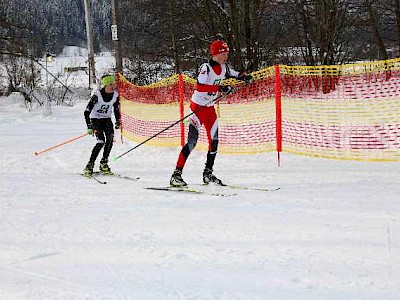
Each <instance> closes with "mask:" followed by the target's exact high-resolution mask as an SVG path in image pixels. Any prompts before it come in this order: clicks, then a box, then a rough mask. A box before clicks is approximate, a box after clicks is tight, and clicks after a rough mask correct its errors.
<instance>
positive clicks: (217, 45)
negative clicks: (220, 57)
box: [210, 40, 229, 56]
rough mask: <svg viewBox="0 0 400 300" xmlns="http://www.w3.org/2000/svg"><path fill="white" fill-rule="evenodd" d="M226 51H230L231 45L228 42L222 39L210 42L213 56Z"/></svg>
mask: <svg viewBox="0 0 400 300" xmlns="http://www.w3.org/2000/svg"><path fill="white" fill-rule="evenodd" d="M224 52H229V47H228V44H227V43H225V42H223V41H220V40H215V41H213V42H212V43H211V44H210V53H211V55H212V56H214V55H217V54H220V53H224Z"/></svg>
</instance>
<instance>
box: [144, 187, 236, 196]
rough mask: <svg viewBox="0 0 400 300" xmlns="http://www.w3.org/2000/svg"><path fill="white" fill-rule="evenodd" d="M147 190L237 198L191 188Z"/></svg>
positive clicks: (150, 188) (154, 188) (156, 188)
mask: <svg viewBox="0 0 400 300" xmlns="http://www.w3.org/2000/svg"><path fill="white" fill-rule="evenodd" d="M145 189H147V190H156V191H169V192H181V193H189V194H198V195H202V194H203V195H212V196H219V197H229V196H236V194H229V193H214V192H209V191H203V190H200V189H195V188H192V187H189V186H161V187H145Z"/></svg>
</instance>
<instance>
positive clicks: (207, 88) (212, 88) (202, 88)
mask: <svg viewBox="0 0 400 300" xmlns="http://www.w3.org/2000/svg"><path fill="white" fill-rule="evenodd" d="M196 90H197V91H198V92H207V93H216V92H218V90H219V85H215V84H213V85H212V84H201V83H198V84H197V86H196Z"/></svg>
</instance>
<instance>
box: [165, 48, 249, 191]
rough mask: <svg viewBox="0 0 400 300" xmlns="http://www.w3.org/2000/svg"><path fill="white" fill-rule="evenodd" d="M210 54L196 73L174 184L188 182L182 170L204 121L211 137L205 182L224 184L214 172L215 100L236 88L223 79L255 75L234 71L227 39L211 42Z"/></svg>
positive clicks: (215, 150) (247, 79)
mask: <svg viewBox="0 0 400 300" xmlns="http://www.w3.org/2000/svg"><path fill="white" fill-rule="evenodd" d="M210 54H211V56H212V58H211V59H210V60H209V62H207V63H204V64H203V65H202V66H201V67H200V71H199V74H198V76H197V85H196V89H195V91H194V93H193V95H192V98H191V102H190V109H191V111H192V112H194V114H193V115H191V116H190V118H189V132H188V137H187V143H186V144H185V145H184V146H183V148H182V150H181V152H180V154H179V157H178V161H177V163H176V168H175V170H174V172H173V174H172V176H171V180H170V185H171V186H186V185H187V184H186V182H185V181H184V180H183V179H182V170H183V168H184V166H185V163H186V160H187V158H188V157H189V154H190V153H191V152H192V150H193V149H194V147H195V146H196V144H197V140H198V138H199V132H200V129H201V126H202V125H203V126H204V127H205V129H206V133H207V138H208V153H207V161H206V164H205V168H204V171H203V182H204V183H205V184H208V183H210V182H213V183H215V184H218V185H222V181H221V180H220V179H218V178H217V177H216V176H215V175H214V174H213V167H214V160H215V156H216V155H217V149H218V120H217V114H216V112H215V108H214V101H213V100H215V99H216V98H217V93H218V92H222V93H224V94H226V95H228V94H231V93H233V92H234V88H233V87H231V86H230V85H221V82H222V80H224V79H226V78H232V77H233V78H237V79H239V80H244V81H246V82H251V81H252V76H251V75H247V74H246V73H244V72H243V73H240V72H238V71H235V70H234V69H232V68H230V67H229V66H228V65H227V64H226V62H227V60H228V55H229V47H228V44H227V43H225V42H223V41H221V40H215V41H213V42H212V43H211V44H210Z"/></svg>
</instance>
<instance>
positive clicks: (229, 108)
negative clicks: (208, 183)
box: [119, 59, 400, 161]
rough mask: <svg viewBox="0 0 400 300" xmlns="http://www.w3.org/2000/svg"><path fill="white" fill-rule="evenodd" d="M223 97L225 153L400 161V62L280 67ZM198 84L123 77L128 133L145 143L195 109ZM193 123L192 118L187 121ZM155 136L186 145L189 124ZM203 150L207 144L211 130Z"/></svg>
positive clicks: (220, 116)
mask: <svg viewBox="0 0 400 300" xmlns="http://www.w3.org/2000/svg"><path fill="white" fill-rule="evenodd" d="M252 75H253V77H254V82H253V83H252V84H250V85H249V86H242V83H241V82H238V81H235V80H232V79H231V80H230V81H227V82H226V83H227V84H231V85H234V86H236V87H237V88H238V90H237V91H236V93H235V94H233V95H229V96H227V97H224V98H222V99H221V100H220V101H219V102H218V103H217V104H216V109H217V113H218V120H219V152H223V153H235V154H245V153H260V152H270V151H278V152H281V151H283V152H285V151H286V152H291V153H296V154H304V155H308V156H317V157H327V158H335V159H357V160H375V161H389V160H394V161H399V160H400V113H399V109H400V105H399V103H400V59H394V60H388V61H380V62H371V63H360V64H351V65H342V66H318V67H308V66H301V67H289V66H283V65H277V66H274V67H270V68H266V69H263V70H260V71H257V72H254V73H252ZM195 84H196V81H195V79H192V78H190V77H188V76H186V75H182V74H179V75H174V76H172V77H169V78H166V79H164V80H161V81H160V82H158V83H156V84H152V85H148V86H136V85H133V84H131V83H129V82H128V81H127V80H126V79H125V78H123V77H122V76H119V93H120V98H121V105H122V109H121V111H122V125H123V135H124V136H126V137H127V138H129V139H131V140H133V141H136V142H142V141H144V140H146V139H148V138H149V137H152V136H153V135H157V134H158V133H159V132H160V131H162V130H164V129H165V128H166V127H168V126H170V125H171V124H173V123H174V122H177V121H178V120H180V119H182V118H183V117H185V116H186V115H187V114H189V113H190V110H189V101H190V97H191V94H192V92H193V90H194V87H195ZM185 121H186V120H185ZM185 121H183V122H178V124H176V126H173V127H171V128H170V129H168V130H166V131H164V132H163V133H161V134H159V135H157V136H156V137H155V138H153V139H151V140H150V141H149V142H148V144H149V145H163V146H179V145H182V144H183V143H184V142H185V139H186V132H187V124H186V122H185ZM197 148H199V149H202V150H206V149H207V137H206V135H205V130H203V131H202V132H201V134H200V138H199V143H198V145H197Z"/></svg>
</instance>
